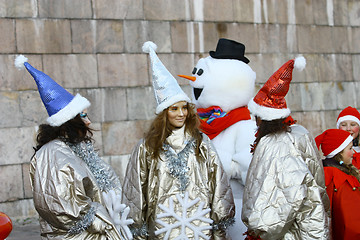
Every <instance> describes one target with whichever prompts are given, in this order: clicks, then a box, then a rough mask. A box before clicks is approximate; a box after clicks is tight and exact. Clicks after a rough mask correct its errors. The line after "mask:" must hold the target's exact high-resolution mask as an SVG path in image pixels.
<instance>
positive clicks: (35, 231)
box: [6, 219, 41, 240]
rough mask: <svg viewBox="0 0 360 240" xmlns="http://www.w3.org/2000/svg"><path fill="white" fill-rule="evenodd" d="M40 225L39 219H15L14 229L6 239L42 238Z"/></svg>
mask: <svg viewBox="0 0 360 240" xmlns="http://www.w3.org/2000/svg"><path fill="white" fill-rule="evenodd" d="M40 239H41V238H40V226H39V222H38V220H37V219H27V220H25V221H21V222H14V221H13V230H12V231H11V233H10V235H9V236H8V237H7V238H6V240H40Z"/></svg>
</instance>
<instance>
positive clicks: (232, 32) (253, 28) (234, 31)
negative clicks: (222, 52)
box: [214, 23, 260, 61]
mask: <svg viewBox="0 0 360 240" xmlns="http://www.w3.org/2000/svg"><path fill="white" fill-rule="evenodd" d="M227 29H228V31H227V34H226V38H229V39H232V40H235V41H237V42H241V43H243V44H244V45H245V56H246V55H247V54H248V53H256V52H259V49H260V42H259V32H258V25H256V24H240V23H229V24H227ZM215 49H216V45H215V46H214V50H215ZM250 61H251V59H250Z"/></svg>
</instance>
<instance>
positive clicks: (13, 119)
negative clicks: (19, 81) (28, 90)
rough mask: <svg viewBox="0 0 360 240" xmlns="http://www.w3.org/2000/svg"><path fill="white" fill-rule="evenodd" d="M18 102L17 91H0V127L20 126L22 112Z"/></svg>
mask: <svg viewBox="0 0 360 240" xmlns="http://www.w3.org/2000/svg"><path fill="white" fill-rule="evenodd" d="M19 102H20V99H19V93H18V92H0V112H1V115H0V127H3V128H4V127H19V126H21V119H22V114H21V112H20V104H19Z"/></svg>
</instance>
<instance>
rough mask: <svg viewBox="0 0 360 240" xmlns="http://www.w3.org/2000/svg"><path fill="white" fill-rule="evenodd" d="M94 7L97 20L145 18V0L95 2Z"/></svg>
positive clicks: (97, 0)
mask: <svg viewBox="0 0 360 240" xmlns="http://www.w3.org/2000/svg"><path fill="white" fill-rule="evenodd" d="M145 2H147V1H145ZM93 6H94V15H95V18H99V19H143V18H144V10H143V0H121V1H119V0H95V1H93Z"/></svg>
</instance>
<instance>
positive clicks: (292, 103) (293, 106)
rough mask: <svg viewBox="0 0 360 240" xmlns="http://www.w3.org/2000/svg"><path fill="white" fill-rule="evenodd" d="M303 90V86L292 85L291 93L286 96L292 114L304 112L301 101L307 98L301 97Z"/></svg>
mask: <svg viewBox="0 0 360 240" xmlns="http://www.w3.org/2000/svg"><path fill="white" fill-rule="evenodd" d="M301 88H302V86H301V84H298V83H291V85H290V88H289V92H288V93H287V94H286V96H285V99H286V104H287V106H288V108H289V109H290V110H291V112H300V111H302V110H303V109H302V105H301V103H302V101H301V99H302V97H306V96H302V95H301Z"/></svg>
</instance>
